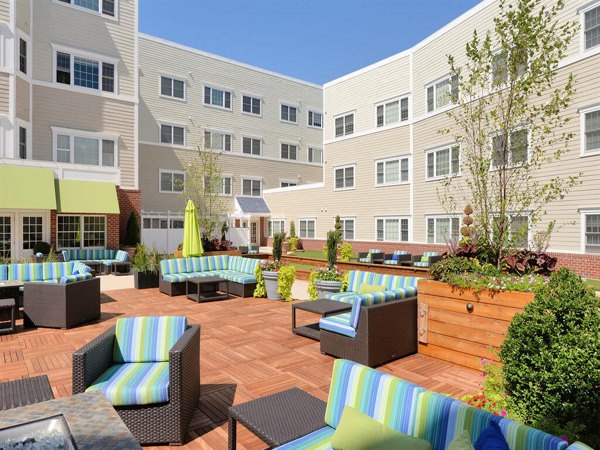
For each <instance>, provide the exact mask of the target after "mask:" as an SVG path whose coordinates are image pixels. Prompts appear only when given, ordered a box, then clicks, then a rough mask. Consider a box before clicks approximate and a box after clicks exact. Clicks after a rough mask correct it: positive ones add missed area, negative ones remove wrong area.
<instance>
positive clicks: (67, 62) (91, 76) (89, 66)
mask: <svg viewBox="0 0 600 450" xmlns="http://www.w3.org/2000/svg"><path fill="white" fill-rule="evenodd" d="M54 63H55V71H54V73H55V78H54V81H55V82H56V83H58V84H66V85H69V86H75V87H79V88H86V89H93V90H95V91H98V92H100V91H101V92H113V93H114V92H115V85H116V79H117V75H116V64H117V61H116V60H110V61H107V60H105V58H104V59H101V58H98V57H96V56H94V55H90V54H85V55H84V54H83V53H82V54H77V53H75V54H74V53H73V52H71V51H70V50H68V49H63V48H59V47H57V46H55V52H54Z"/></svg>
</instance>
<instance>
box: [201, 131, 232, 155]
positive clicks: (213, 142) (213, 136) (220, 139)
mask: <svg viewBox="0 0 600 450" xmlns="http://www.w3.org/2000/svg"><path fill="white" fill-rule="evenodd" d="M204 146H205V147H206V148H208V149H211V150H220V151H223V152H230V151H231V134H229V133H222V132H220V131H205V132H204Z"/></svg>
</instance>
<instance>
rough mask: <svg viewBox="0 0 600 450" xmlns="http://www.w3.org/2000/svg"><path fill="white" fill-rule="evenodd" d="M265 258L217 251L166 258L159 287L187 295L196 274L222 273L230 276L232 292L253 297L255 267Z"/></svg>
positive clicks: (213, 274)
mask: <svg viewBox="0 0 600 450" xmlns="http://www.w3.org/2000/svg"><path fill="white" fill-rule="evenodd" d="M261 262H262V261H261V260H259V259H252V258H243V257H241V256H231V255H216V256H202V257H192V258H176V259H164V260H162V261H161V262H160V275H159V278H158V279H159V285H158V288H159V290H160V292H162V293H164V294H168V295H171V296H173V295H184V294H185V287H186V286H185V285H186V281H187V280H189V279H191V278H196V277H221V278H223V279H226V280H229V293H230V294H233V295H236V296H238V297H252V294H253V293H254V289H255V288H256V277H255V276H254V271H255V270H256V267H257V266H258V265H260V263H261Z"/></svg>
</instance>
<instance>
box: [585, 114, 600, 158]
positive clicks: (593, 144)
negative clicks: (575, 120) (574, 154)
mask: <svg viewBox="0 0 600 450" xmlns="http://www.w3.org/2000/svg"><path fill="white" fill-rule="evenodd" d="M582 120H583V122H582V125H583V132H582V137H583V149H582V153H583V154H586V153H598V152H600V107H598V108H597V109H595V110H592V111H586V112H584V113H582Z"/></svg>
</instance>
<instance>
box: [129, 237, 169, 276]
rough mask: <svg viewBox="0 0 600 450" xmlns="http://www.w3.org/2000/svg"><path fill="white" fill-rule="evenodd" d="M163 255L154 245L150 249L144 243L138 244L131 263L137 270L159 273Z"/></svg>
mask: <svg viewBox="0 0 600 450" xmlns="http://www.w3.org/2000/svg"><path fill="white" fill-rule="evenodd" d="M161 260H162V255H161V254H160V252H159V251H158V250H157V249H156V247H154V248H153V249H152V250H150V251H148V249H147V247H146V246H145V245H144V244H138V245H137V246H136V249H135V255H133V258H132V259H131V265H132V266H133V269H134V270H135V271H136V272H151V273H158V269H159V266H160V261H161Z"/></svg>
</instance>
